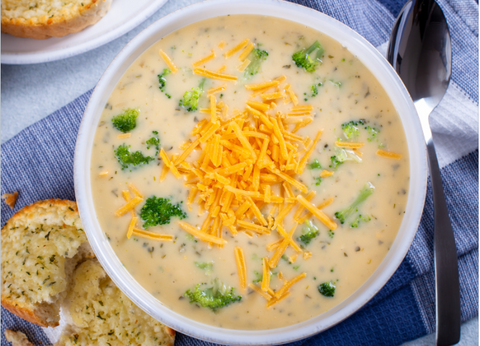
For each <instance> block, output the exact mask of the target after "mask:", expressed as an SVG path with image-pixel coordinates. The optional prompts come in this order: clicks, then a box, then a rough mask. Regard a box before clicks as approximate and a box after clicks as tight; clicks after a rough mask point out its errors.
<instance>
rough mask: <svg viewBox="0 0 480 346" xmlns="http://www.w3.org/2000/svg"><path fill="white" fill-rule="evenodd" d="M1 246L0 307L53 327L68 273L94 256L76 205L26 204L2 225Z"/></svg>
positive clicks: (54, 201)
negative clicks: (0, 277) (0, 281)
mask: <svg viewBox="0 0 480 346" xmlns="http://www.w3.org/2000/svg"><path fill="white" fill-rule="evenodd" d="M1 245H2V259H1V269H2V271H1V275H2V286H1V303H2V306H3V307H4V308H6V309H7V310H9V311H10V312H12V313H14V314H16V315H17V316H19V317H21V318H23V319H25V320H27V321H29V322H32V323H35V324H37V325H39V326H42V327H55V326H57V325H58V324H59V320H60V315H59V312H60V305H61V302H62V301H63V299H64V297H65V296H66V293H67V288H68V286H69V284H70V281H69V278H70V277H71V274H72V272H73V270H74V269H75V267H76V265H77V263H79V262H81V261H82V260H84V259H85V258H88V257H90V258H91V257H93V256H94V255H93V252H92V250H91V248H90V245H89V244H88V241H87V237H86V236H85V233H84V231H83V229H82V222H81V221H80V216H79V214H78V210H77V205H76V203H75V202H72V201H66V200H59V199H50V200H45V201H39V202H36V203H33V204H31V205H29V206H26V207H25V208H23V209H21V210H20V211H19V212H17V213H16V214H15V215H13V216H12V217H11V218H10V220H8V222H7V223H6V224H5V225H4V226H3V228H2V232H1Z"/></svg>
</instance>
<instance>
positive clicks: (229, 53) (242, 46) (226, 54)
mask: <svg viewBox="0 0 480 346" xmlns="http://www.w3.org/2000/svg"><path fill="white" fill-rule="evenodd" d="M248 42H250V40H249V39H248V38H246V39H245V40H243V41H242V42H240V43H239V44H237V45H236V46H235V47H233V48H232V49H230V50H228V51H226V52H225V58H229V57H231V56H232V55H234V54H235V53H237V52H238V51H240V50H241V49H243V48H244V47H245V46H246V45H247V44H248Z"/></svg>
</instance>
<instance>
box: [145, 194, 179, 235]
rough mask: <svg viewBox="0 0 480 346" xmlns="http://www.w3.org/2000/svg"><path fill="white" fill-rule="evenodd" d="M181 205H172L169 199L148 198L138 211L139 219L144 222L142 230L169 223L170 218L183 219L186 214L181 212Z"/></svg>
mask: <svg viewBox="0 0 480 346" xmlns="http://www.w3.org/2000/svg"><path fill="white" fill-rule="evenodd" d="M181 203H183V202H180V203H177V204H172V203H170V199H169V198H161V197H160V198H157V197H156V196H153V197H150V198H148V199H147V201H146V202H145V205H144V206H143V207H142V209H141V210H140V217H141V218H142V220H143V221H144V223H143V228H148V227H151V226H156V225H166V224H169V223H170V219H171V218H172V217H178V218H179V219H184V218H186V217H187V214H186V213H185V212H184V211H183V210H182V206H181Z"/></svg>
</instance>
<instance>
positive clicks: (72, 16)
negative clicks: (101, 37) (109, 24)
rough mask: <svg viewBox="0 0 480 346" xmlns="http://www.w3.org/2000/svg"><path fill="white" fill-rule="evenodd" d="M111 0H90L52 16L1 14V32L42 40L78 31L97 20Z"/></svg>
mask: <svg viewBox="0 0 480 346" xmlns="http://www.w3.org/2000/svg"><path fill="white" fill-rule="evenodd" d="M111 3H112V0H92V3H91V4H87V5H85V6H84V7H80V8H78V10H75V11H68V10H61V11H60V13H58V14H57V15H55V14H54V15H53V17H47V16H46V15H43V16H40V17H32V18H29V19H25V18H9V17H7V16H4V15H3V14H2V33H6V34H10V35H13V36H16V37H25V38H34V39H37V40H43V39H46V38H50V37H62V36H65V35H68V34H72V33H75V32H79V31H81V30H83V29H85V28H86V27H87V26H90V25H93V24H95V23H96V22H98V21H99V20H100V19H101V18H102V17H103V16H104V15H105V14H106V13H107V12H108V10H109V9H110V5H111Z"/></svg>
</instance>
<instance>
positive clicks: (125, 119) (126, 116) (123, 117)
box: [112, 108, 140, 133]
mask: <svg viewBox="0 0 480 346" xmlns="http://www.w3.org/2000/svg"><path fill="white" fill-rule="evenodd" d="M139 114H140V111H139V110H138V109H132V108H129V109H127V110H126V111H125V112H123V113H122V114H119V115H115V116H114V117H113V118H112V124H113V127H115V128H116V129H117V130H119V131H122V132H123V133H127V132H129V131H132V130H133V129H134V128H135V127H136V126H137V117H138V115H139Z"/></svg>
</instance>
